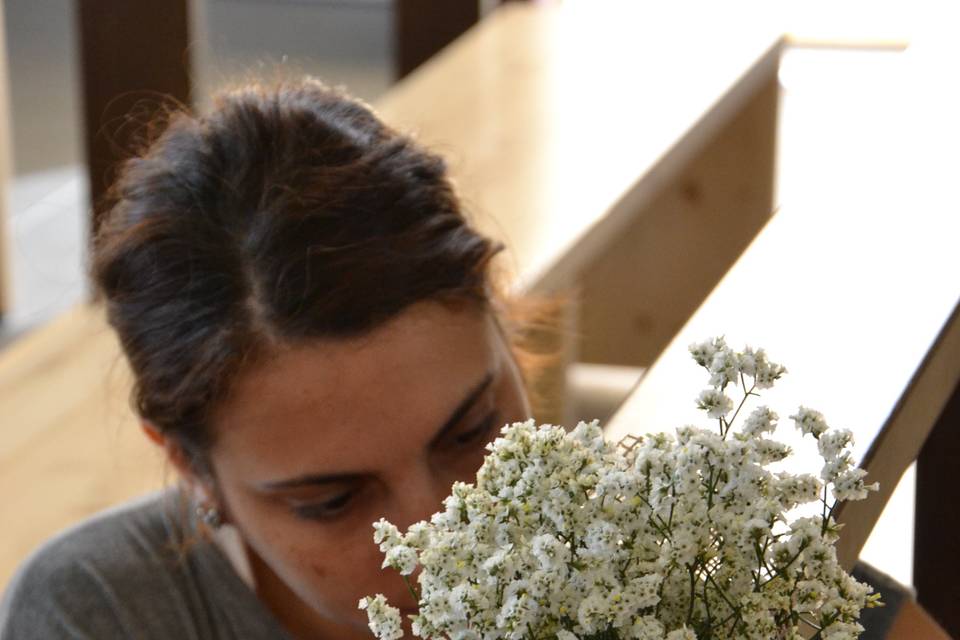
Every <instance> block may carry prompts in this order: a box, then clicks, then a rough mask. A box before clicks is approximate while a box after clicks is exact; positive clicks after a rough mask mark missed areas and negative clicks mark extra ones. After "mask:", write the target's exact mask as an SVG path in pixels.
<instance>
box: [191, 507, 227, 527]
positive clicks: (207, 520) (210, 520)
mask: <svg viewBox="0 0 960 640" xmlns="http://www.w3.org/2000/svg"><path fill="white" fill-rule="evenodd" d="M196 513H197V517H198V518H199V519H200V521H201V522H202V523H203V524H205V525H207V526H208V527H210V528H211V529H216V528H217V527H219V526H220V525H221V524H223V517H222V516H221V515H220V510H219V509H217V507H216V506H214V505H212V504H210V503H205V504H198V505H197V509H196Z"/></svg>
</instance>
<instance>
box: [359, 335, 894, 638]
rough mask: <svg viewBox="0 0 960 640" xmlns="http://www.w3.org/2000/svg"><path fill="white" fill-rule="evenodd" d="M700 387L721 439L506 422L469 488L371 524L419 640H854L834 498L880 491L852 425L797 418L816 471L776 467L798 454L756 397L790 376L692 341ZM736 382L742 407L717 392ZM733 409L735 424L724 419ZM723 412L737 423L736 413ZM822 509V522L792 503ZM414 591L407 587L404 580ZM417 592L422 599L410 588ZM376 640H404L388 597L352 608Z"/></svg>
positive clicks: (868, 602)
mask: <svg viewBox="0 0 960 640" xmlns="http://www.w3.org/2000/svg"><path fill="white" fill-rule="evenodd" d="M690 350H691V353H692V354H693V357H694V359H695V360H696V361H697V362H698V363H699V364H700V365H701V366H703V367H704V368H706V369H707V371H708V373H709V375H710V388H709V389H707V390H706V391H703V392H702V393H701V394H700V396H699V398H698V399H697V403H698V406H699V407H700V408H701V409H703V410H704V411H706V412H707V415H708V416H709V417H710V418H713V419H715V420H717V423H718V426H719V428H718V429H717V430H706V429H700V428H696V427H691V426H687V427H683V428H681V429H678V430H677V431H676V434H675V435H671V434H665V433H658V434H655V435H648V436H644V437H637V438H630V442H629V443H627V442H621V443H620V444H619V445H615V444H611V443H608V442H607V441H605V440H604V438H603V433H602V432H601V430H600V428H599V426H598V425H597V423H596V421H594V422H593V423H590V424H586V423H582V422H581V423H580V424H579V425H577V427H576V428H575V429H573V431H571V432H569V433H568V432H567V431H565V430H564V429H563V428H561V427H557V426H551V425H542V426H536V425H535V424H534V423H533V421H530V422H526V423H514V424H511V425H507V426H505V427H504V428H503V429H502V431H501V436H500V437H498V438H497V439H496V440H495V441H494V442H493V443H491V444H490V445H488V447H487V448H488V451H489V454H488V455H487V456H486V459H485V460H484V463H483V466H482V467H481V469H480V471H479V472H478V474H477V480H476V483H475V484H466V483H457V484H455V485H454V486H453V489H452V493H451V495H450V496H449V497H448V498H447V499H446V500H445V501H444V507H445V510H444V511H442V512H439V513H436V514H434V515H433V517H432V518H431V519H430V522H419V523H417V524H414V525H412V526H411V527H410V528H409V529H408V530H407V532H406V533H401V532H400V531H399V530H398V529H397V527H395V526H394V525H392V524H390V523H389V522H387V521H385V520H380V521H379V522H377V523H375V524H374V530H375V534H374V541H375V542H376V543H377V544H379V545H380V549H381V551H383V552H384V553H385V554H386V557H385V560H384V565H383V566H384V567H392V568H394V569H396V570H398V571H399V572H400V573H401V574H402V575H404V576H411V575H412V574H413V573H414V572H415V571H416V570H417V568H418V567H419V568H420V570H419V573H418V575H417V577H416V583H417V584H416V585H414V584H413V583H412V582H410V587H411V589H413V591H414V595H415V596H416V597H417V600H418V602H419V613H418V615H416V616H413V617H412V626H413V633H414V634H415V635H417V636H419V637H421V638H450V639H451V640H481V639H482V640H498V639H511V640H539V639H547V638H550V639H553V638H556V639H557V640H575V639H578V638H579V639H593V640H601V639H603V640H606V639H610V640H626V639H627V638H636V639H644V640H646V639H650V640H653V639H657V640H662V639H664V638H666V639H667V640H694V639H699V640H705V639H707V638H710V639H715V640H721V639H725V638H751V639H753V638H756V639H758V640H759V639H763V640H770V639H772V638H776V639H787V638H790V639H798V638H803V637H809V636H810V635H815V637H818V638H821V639H822V640H828V639H829V640H840V639H842V638H856V637H857V636H858V635H859V634H860V632H861V631H862V630H863V629H862V627H861V626H860V625H859V623H858V618H859V615H860V610H861V609H862V608H863V607H864V606H873V605H877V604H880V603H879V596H878V595H876V594H872V595H871V588H870V587H869V586H868V585H866V584H863V583H860V582H858V581H856V580H855V579H853V578H852V577H851V576H850V575H848V574H847V573H846V572H845V571H844V570H843V569H842V568H841V567H840V566H839V565H838V563H837V557H836V552H835V548H834V544H835V542H836V540H837V536H838V529H839V527H838V525H837V524H836V522H835V521H834V520H833V519H832V517H831V515H832V513H833V510H834V507H835V506H836V504H837V502H839V501H844V500H860V499H863V498H865V497H866V496H867V493H868V492H869V491H870V490H876V486H875V485H866V484H864V476H865V472H864V471H863V470H861V469H858V468H856V466H855V465H854V462H853V459H852V456H851V454H850V451H849V448H850V444H851V434H850V432H849V431H847V430H842V429H829V428H828V427H827V424H826V423H825V421H824V419H823V416H822V415H820V414H819V413H818V412H816V411H813V410H810V409H806V408H802V407H801V408H800V409H799V411H797V413H796V414H795V415H793V416H791V418H792V419H793V421H794V422H795V424H796V426H797V428H798V429H800V430H801V431H802V432H803V433H804V434H809V435H811V436H813V438H815V439H816V441H817V445H818V447H819V451H820V455H821V456H822V457H823V462H824V464H823V468H822V469H821V471H820V474H819V477H815V476H813V475H809V474H804V475H792V474H788V473H774V472H773V471H771V470H769V469H768V468H767V467H768V466H770V465H771V464H772V463H774V462H777V461H780V460H783V459H784V458H786V457H787V456H789V455H790V449H789V448H788V447H787V446H785V445H784V444H782V443H780V442H777V441H776V440H773V439H771V438H769V437H767V436H768V434H770V433H772V432H773V431H774V430H775V428H776V422H777V415H776V414H775V413H774V412H773V411H771V410H770V409H768V408H766V407H759V408H756V409H755V410H754V411H753V412H752V413H750V414H749V416H748V417H747V418H746V420H745V421H744V423H743V426H742V427H740V428H739V429H738V430H734V428H733V427H734V421H735V419H736V417H737V415H738V414H739V413H740V410H741V409H742V408H743V406H744V403H745V402H746V400H747V399H748V398H749V397H750V396H755V395H757V393H756V391H757V390H758V389H764V388H768V387H770V386H772V385H773V383H774V381H776V380H777V379H779V378H780V377H781V376H782V375H783V373H784V372H785V369H784V368H783V367H782V366H780V365H778V364H775V363H773V362H770V361H769V360H768V359H767V356H766V355H765V353H764V351H763V350H762V349H761V350H756V351H754V350H752V349H750V348H747V349H744V350H743V351H741V352H735V351H734V350H733V349H731V348H729V347H728V346H727V345H726V343H725V342H724V340H723V339H722V338H718V339H714V340H710V341H707V342H704V343H702V344H697V345H693V346H691V349H690ZM731 385H733V386H742V391H743V400H742V401H741V402H740V404H739V406H738V407H737V408H736V411H734V403H733V401H732V399H731V398H730V397H729V396H728V395H727V394H726V390H727V389H728V387H730V386H731ZM731 413H733V415H732V416H731V415H730V414H731ZM728 416H729V417H728ZM817 501H820V502H822V508H821V510H819V512H818V515H815V516H808V517H795V518H793V519H791V518H790V517H788V516H789V513H788V512H790V511H791V510H793V509H794V508H795V507H797V505H800V504H804V503H811V502H817ZM408 580H409V578H408ZM417 587H418V588H417ZM360 607H361V608H365V609H366V610H367V613H368V616H369V621H370V628H371V630H372V631H373V632H374V634H375V635H376V636H378V637H379V638H382V639H384V640H387V639H394V638H400V637H402V635H403V631H402V626H401V618H400V612H399V611H398V610H397V609H396V608H394V607H391V606H390V605H388V604H387V602H386V600H385V599H384V597H383V596H382V595H377V596H375V597H367V598H364V599H363V600H361V601H360Z"/></svg>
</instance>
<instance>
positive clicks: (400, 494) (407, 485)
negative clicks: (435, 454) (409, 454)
mask: <svg viewBox="0 0 960 640" xmlns="http://www.w3.org/2000/svg"><path fill="white" fill-rule="evenodd" d="M441 476H442V474H438V473H436V472H435V471H434V470H433V469H431V468H430V464H429V463H428V462H426V461H425V462H422V463H417V464H411V465H410V467H408V469H407V472H406V473H405V474H404V475H403V477H402V479H401V480H400V481H399V482H398V483H397V486H396V488H395V489H394V500H393V503H394V509H393V510H392V511H393V512H394V513H393V514H392V515H393V517H392V518H388V520H390V521H391V522H393V524H395V525H397V527H398V528H399V529H400V530H401V531H404V530H405V529H406V528H407V527H409V526H410V525H412V524H414V523H415V522H419V521H420V520H429V519H430V516H431V515H432V514H434V513H435V512H437V511H440V510H441V509H443V499H444V498H446V497H447V496H448V495H450V486H451V485H450V480H449V479H447V478H444V477H441Z"/></svg>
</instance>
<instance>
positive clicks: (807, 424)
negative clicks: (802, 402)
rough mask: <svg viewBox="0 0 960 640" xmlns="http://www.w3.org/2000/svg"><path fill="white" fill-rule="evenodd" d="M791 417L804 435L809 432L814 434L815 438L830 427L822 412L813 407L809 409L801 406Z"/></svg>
mask: <svg viewBox="0 0 960 640" xmlns="http://www.w3.org/2000/svg"><path fill="white" fill-rule="evenodd" d="M790 418H791V419H792V420H793V421H794V423H795V424H796V427H797V429H799V430H800V432H801V433H802V434H803V435H807V434H808V433H809V434H812V435H813V437H814V438H819V437H820V435H821V434H822V433H823V432H825V431H826V430H827V429H828V428H829V427H828V426H827V422H826V420H824V419H823V414H822V413H820V412H819V411H814V410H813V409H807V408H806V407H800V409H799V411H797V413H795V414H794V415H792V416H790Z"/></svg>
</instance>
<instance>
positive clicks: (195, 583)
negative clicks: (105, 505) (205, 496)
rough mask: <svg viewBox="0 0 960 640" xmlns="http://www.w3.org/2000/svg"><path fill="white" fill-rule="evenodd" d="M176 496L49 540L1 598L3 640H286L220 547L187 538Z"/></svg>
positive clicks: (152, 499)
mask: <svg viewBox="0 0 960 640" xmlns="http://www.w3.org/2000/svg"><path fill="white" fill-rule="evenodd" d="M178 496H179V493H178V492H176V491H174V490H169V491H166V492H161V493H156V494H152V495H150V496H147V497H145V498H142V499H139V500H137V501H134V502H131V503H127V504H124V505H122V506H120V507H117V508H114V509H111V510H109V511H106V512H104V513H102V514H99V515H97V516H95V517H93V518H92V519H90V520H87V521H85V522H83V523H81V524H80V525H78V526H76V527H74V528H72V529H70V530H68V531H66V532H64V533H62V534H60V535H58V536H57V537H55V538H54V539H52V540H50V541H49V542H47V543H46V544H44V545H43V546H42V547H41V548H40V549H38V550H37V551H36V552H35V553H33V554H32V555H31V557H30V558H29V559H28V560H27V561H26V562H25V563H24V564H23V566H22V567H21V568H20V569H19V571H18V572H17V574H16V575H15V576H14V578H13V580H12V582H11V583H10V584H9V585H8V587H7V590H6V592H5V593H4V595H3V600H2V601H0V640H41V639H42V640H50V639H52V638H71V639H77V640H79V639H83V640H111V639H114V638H136V639H138V640H140V639H143V640H170V639H172V638H176V639H178V640H180V639H182V640H210V639H214V640H220V639H223V640H227V639H230V640H233V639H237V640H239V639H243V640H268V639H269V640H277V639H283V640H287V639H288V638H289V636H288V635H287V634H286V633H284V631H283V629H282V628H281V626H280V624H279V622H278V621H277V619H276V618H275V617H274V616H273V614H272V613H271V612H270V611H269V610H268V609H267V608H266V607H265V606H264V604H263V603H262V602H261V601H260V600H259V599H258V598H257V596H256V594H255V593H254V592H253V590H252V589H251V588H250V587H249V586H247V584H246V583H245V582H244V581H243V580H242V579H241V577H240V576H239V575H238V574H237V572H236V571H235V570H234V567H233V566H232V565H231V563H230V561H229V560H228V559H227V557H226V556H225V555H224V554H223V552H221V550H220V548H219V547H218V546H217V545H216V544H214V543H213V542H212V541H209V540H199V539H197V536H196V535H195V534H190V533H187V532H189V531H191V530H193V527H192V525H190V524H189V522H190V519H189V517H187V516H186V515H184V509H183V508H182V507H181V504H182V501H181V500H179V499H178ZM191 535H192V536H193V537H194V538H195V540H194V541H193V542H189V541H188V537H189V536H191Z"/></svg>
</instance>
